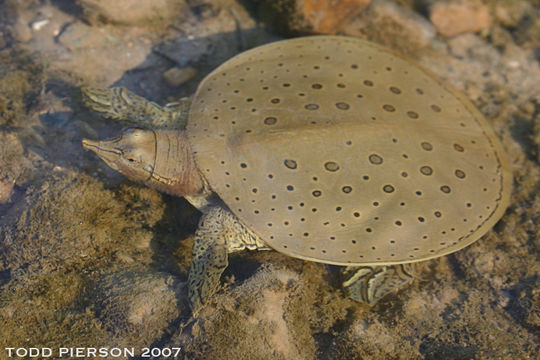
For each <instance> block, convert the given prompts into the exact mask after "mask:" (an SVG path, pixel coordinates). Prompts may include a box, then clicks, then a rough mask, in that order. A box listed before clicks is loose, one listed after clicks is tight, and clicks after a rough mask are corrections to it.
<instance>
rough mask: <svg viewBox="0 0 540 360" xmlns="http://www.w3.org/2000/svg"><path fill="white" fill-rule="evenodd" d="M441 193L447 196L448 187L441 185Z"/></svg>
mask: <svg viewBox="0 0 540 360" xmlns="http://www.w3.org/2000/svg"><path fill="white" fill-rule="evenodd" d="M441 191H442V192H443V193H445V194H449V193H450V186H448V185H443V186H441Z"/></svg>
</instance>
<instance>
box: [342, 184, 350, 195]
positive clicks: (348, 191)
mask: <svg viewBox="0 0 540 360" xmlns="http://www.w3.org/2000/svg"><path fill="white" fill-rule="evenodd" d="M341 191H343V192H344V193H345V194H350V193H351V191H352V187H350V186H349V185H345V186H344V187H342V188H341Z"/></svg>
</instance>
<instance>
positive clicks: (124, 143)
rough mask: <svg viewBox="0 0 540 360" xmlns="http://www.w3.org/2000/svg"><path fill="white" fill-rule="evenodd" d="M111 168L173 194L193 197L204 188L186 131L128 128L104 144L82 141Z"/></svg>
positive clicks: (104, 141)
mask: <svg viewBox="0 0 540 360" xmlns="http://www.w3.org/2000/svg"><path fill="white" fill-rule="evenodd" d="M82 146H83V148H85V149H87V150H92V151H93V152H95V153H96V154H97V155H98V156H99V157H100V158H101V159H102V160H103V161H105V163H106V164H107V165H108V166H109V167H111V168H112V169H114V170H116V171H118V172H120V173H121V174H123V175H125V176H126V177H128V178H129V179H131V180H134V181H138V182H142V183H144V184H145V185H148V186H150V187H153V188H155V189H157V190H160V191H163V192H166V193H169V194H172V195H179V196H183V195H193V194H196V193H198V192H200V191H201V190H202V189H203V181H202V178H201V176H200V174H199V173H198V171H197V169H196V167H195V162H194V159H193V155H192V153H191V148H190V146H189V144H188V141H187V138H186V137H185V134H184V132H183V131H171V130H156V131H154V130H146V129H139V128H128V129H125V130H123V131H122V133H121V134H120V136H118V137H116V138H113V139H109V140H101V141H93V140H88V139H83V141H82Z"/></svg>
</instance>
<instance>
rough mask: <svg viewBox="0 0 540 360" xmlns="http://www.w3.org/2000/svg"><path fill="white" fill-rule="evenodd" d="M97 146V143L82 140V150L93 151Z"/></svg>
mask: <svg viewBox="0 0 540 360" xmlns="http://www.w3.org/2000/svg"><path fill="white" fill-rule="evenodd" d="M98 146H99V141H94V140H88V139H82V147H83V149H86V150H93V151H95V149H96V148H97V147H98Z"/></svg>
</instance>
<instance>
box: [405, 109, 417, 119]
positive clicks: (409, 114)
mask: <svg viewBox="0 0 540 360" xmlns="http://www.w3.org/2000/svg"><path fill="white" fill-rule="evenodd" d="M407 116H408V117H410V118H411V119H418V113H416V112H414V111H407Z"/></svg>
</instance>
